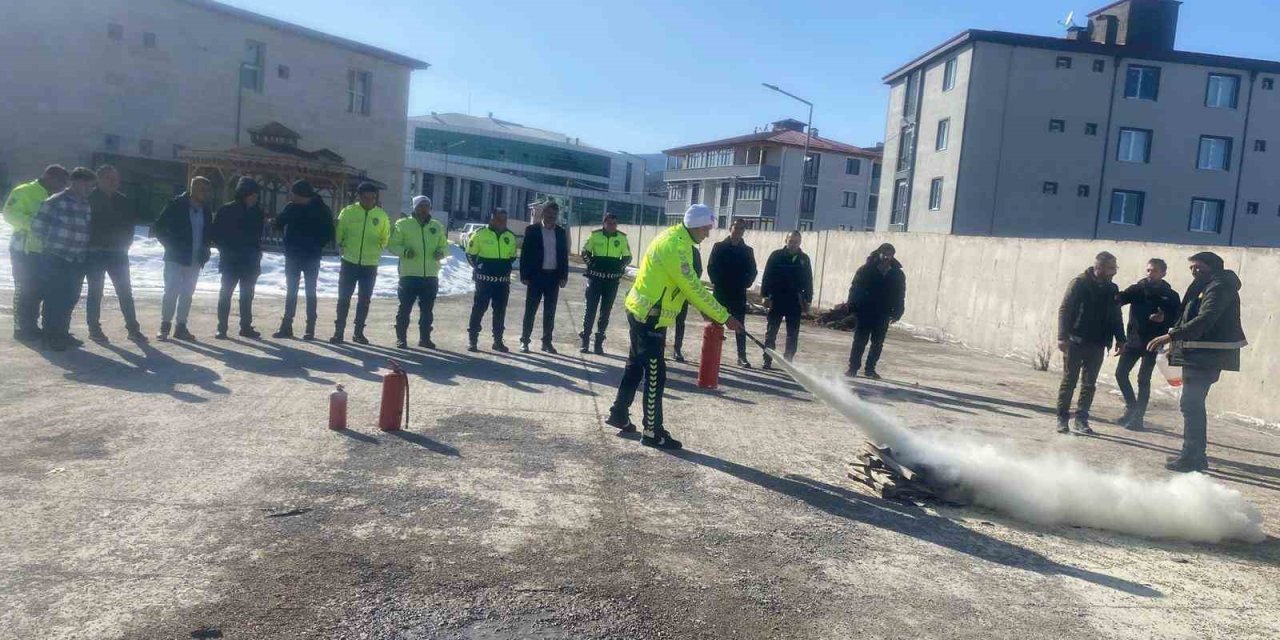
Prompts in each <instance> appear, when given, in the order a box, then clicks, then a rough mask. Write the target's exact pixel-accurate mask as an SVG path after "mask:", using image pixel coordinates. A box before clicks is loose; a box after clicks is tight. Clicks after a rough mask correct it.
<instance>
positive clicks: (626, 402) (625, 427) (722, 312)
mask: <svg viewBox="0 0 1280 640" xmlns="http://www.w3.org/2000/svg"><path fill="white" fill-rule="evenodd" d="M715 221H716V216H715V213H714V212H712V211H711V209H710V208H709V207H707V206H706V205H701V204H695V205H693V206H691V207H689V210H688V211H685V213H684V223H683V224H678V225H675V226H673V227H671V228H669V229H667V230H666V231H663V232H662V233H661V234H659V235H658V237H656V238H654V239H653V241H652V242H651V243H649V247H648V249H646V250H645V252H644V258H643V259H642V260H641V261H640V271H639V272H638V273H637V274H636V280H635V284H633V285H632V286H631V291H629V292H627V298H626V302H625V303H624V304H623V306H624V307H625V308H626V310H627V323H628V324H629V325H630V328H631V350H630V351H629V352H628V354H627V365H626V369H624V371H623V374H622V382H621V383H620V384H619V385H618V396H617V398H616V399H615V400H614V402H613V406H612V407H611V408H610V409H609V418H608V419H607V420H606V421H605V423H606V424H608V425H610V426H613V427H617V428H618V429H620V430H622V432H624V433H629V432H634V431H635V430H636V427H635V425H633V424H632V423H631V418H630V416H629V415H628V414H629V412H630V410H631V403H632V401H634V400H635V396H636V390H637V389H638V388H639V387H640V385H641V384H642V383H643V385H644V400H643V401H642V402H643V415H644V418H643V423H644V435H643V436H642V437H641V439H640V442H641V444H644V445H646V446H650V447H657V448H659V449H679V448H680V446H681V445H680V441H679V440H676V439H675V438H673V437H671V434H670V433H669V432H668V431H667V429H666V427H665V426H664V425H663V421H662V394H663V391H664V388H665V386H666V380H667V365H666V358H665V354H664V351H665V350H666V341H667V327H669V326H671V325H672V324H673V323H675V319H676V315H678V314H679V313H680V308H681V306H683V305H684V303H685V300H686V299H687V300H688V301H689V303H690V304H692V305H693V306H695V307H697V308H698V310H699V311H701V312H702V313H703V314H704V315H706V316H707V317H708V318H709V319H710V320H711V321H712V322H715V323H717V324H723V325H725V327H726V328H728V329H729V330H731V331H742V323H740V322H738V320H737V318H734V317H732V316H730V315H729V311H728V310H727V309H725V308H724V307H723V306H721V305H720V303H718V302H716V300H715V298H714V297H712V295H711V293H710V292H708V291H707V288H706V287H705V286H704V285H703V284H702V280H701V279H699V278H698V276H697V275H696V274H694V272H693V248H694V247H695V246H697V245H698V243H699V242H702V241H703V240H705V239H706V238H707V236H708V235H709V234H710V233H711V227H712V226H713V225H714V224H715Z"/></svg>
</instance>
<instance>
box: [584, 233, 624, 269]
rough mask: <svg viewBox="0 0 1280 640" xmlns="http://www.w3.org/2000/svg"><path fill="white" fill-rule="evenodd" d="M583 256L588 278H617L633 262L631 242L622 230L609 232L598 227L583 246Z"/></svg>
mask: <svg viewBox="0 0 1280 640" xmlns="http://www.w3.org/2000/svg"><path fill="white" fill-rule="evenodd" d="M582 257H583V259H584V260H585V261H586V263H587V277H588V278H604V279H607V280H617V279H618V278H621V277H622V274H623V272H624V271H625V270H626V268H627V263H629V262H631V244H630V243H629V242H627V234H625V233H623V232H621V231H615V232H613V233H612V234H609V233H606V232H605V230H604V229H596V230H595V231H592V232H591V235H590V236H588V237H587V242H586V244H584V245H583V246H582Z"/></svg>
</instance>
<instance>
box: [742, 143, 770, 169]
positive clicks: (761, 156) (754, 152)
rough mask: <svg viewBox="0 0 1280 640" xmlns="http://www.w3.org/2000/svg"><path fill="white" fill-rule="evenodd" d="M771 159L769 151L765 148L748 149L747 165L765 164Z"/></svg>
mask: <svg viewBox="0 0 1280 640" xmlns="http://www.w3.org/2000/svg"><path fill="white" fill-rule="evenodd" d="M768 157H769V150H768V149H766V148H764V147H751V148H749V149H747V164H752V165H755V164H765V160H766V159H768Z"/></svg>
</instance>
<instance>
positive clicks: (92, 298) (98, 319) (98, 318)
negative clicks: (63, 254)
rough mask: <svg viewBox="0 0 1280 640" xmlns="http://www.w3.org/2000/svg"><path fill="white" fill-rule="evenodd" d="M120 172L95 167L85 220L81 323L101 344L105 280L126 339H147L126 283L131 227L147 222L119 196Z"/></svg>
mask: <svg viewBox="0 0 1280 640" xmlns="http://www.w3.org/2000/svg"><path fill="white" fill-rule="evenodd" d="M119 189H120V172H119V171H117V170H116V168H115V167H113V166H111V165H109V164H104V165H102V166H101V167H98V188H97V189H94V190H93V193H91V194H89V208H90V210H91V211H92V212H93V215H92V217H91V218H90V220H89V258H88V262H87V265H86V267H87V272H86V273H85V278H86V279H87V280H88V283H89V292H88V299H87V300H86V301H85V312H84V315H85V323H86V324H88V325H89V338H90V339H92V340H93V341H94V342H100V343H105V342H107V341H108V339H107V334H106V333H104V332H103V331H102V295H103V291H104V289H106V282H107V278H111V287H112V288H113V289H115V291H116V300H117V301H118V302H119V304H120V313H121V315H123V316H124V327H125V330H127V331H128V332H129V339H130V340H132V341H134V342H137V343H143V342H146V341H147V337H146V336H145V335H143V333H142V330H141V329H140V328H139V326H138V314H137V313H136V312H135V311H134V307H133V285H132V284H131V282H130V280H129V246H130V245H132V244H133V230H134V226H135V225H138V224H143V223H146V222H150V220H146V219H145V218H144V216H141V215H140V214H139V212H138V208H137V207H136V206H135V205H134V203H132V202H131V201H130V200H129V198H127V197H125V195H124V194H123V193H120V191H119Z"/></svg>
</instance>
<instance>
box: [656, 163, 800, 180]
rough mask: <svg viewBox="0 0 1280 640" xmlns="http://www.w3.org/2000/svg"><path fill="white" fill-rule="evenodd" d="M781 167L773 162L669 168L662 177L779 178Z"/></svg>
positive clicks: (716, 178) (688, 178) (702, 178)
mask: <svg viewBox="0 0 1280 640" xmlns="http://www.w3.org/2000/svg"><path fill="white" fill-rule="evenodd" d="M778 173H779V167H778V166H777V165H772V164H735V165H729V166H725V167H703V168H701V169H667V170H666V173H664V174H663V176H662V179H663V180H666V181H668V182H672V181H683V180H728V179H732V178H764V179H766V180H777V179H778Z"/></svg>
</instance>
